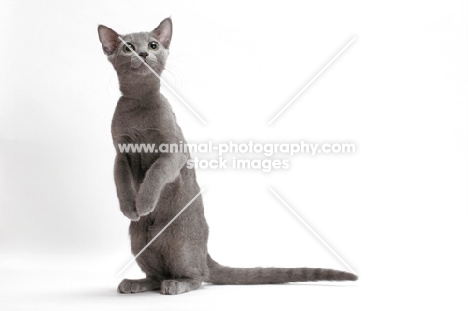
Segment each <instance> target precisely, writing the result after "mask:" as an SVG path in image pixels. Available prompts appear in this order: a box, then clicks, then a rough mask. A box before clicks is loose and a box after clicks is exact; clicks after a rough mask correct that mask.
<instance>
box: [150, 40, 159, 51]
mask: <svg viewBox="0 0 468 311" xmlns="http://www.w3.org/2000/svg"><path fill="white" fill-rule="evenodd" d="M148 48H149V49H150V50H157V49H158V48H159V44H158V43H157V42H155V41H151V42H150V43H148Z"/></svg>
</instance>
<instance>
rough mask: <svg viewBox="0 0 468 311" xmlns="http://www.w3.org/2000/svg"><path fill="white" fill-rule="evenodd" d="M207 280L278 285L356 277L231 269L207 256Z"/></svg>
mask: <svg viewBox="0 0 468 311" xmlns="http://www.w3.org/2000/svg"><path fill="white" fill-rule="evenodd" d="M207 264H208V268H209V270H210V276H209V279H207V280H205V281H206V282H210V283H213V284H219V285H227V284H280V283H287V282H312V281H356V280H357V279H358V277H357V275H355V274H352V273H349V272H345V271H338V270H332V269H321V268H231V267H225V266H222V265H220V264H219V263H217V262H216V261H214V260H213V259H212V258H211V256H210V255H208V256H207Z"/></svg>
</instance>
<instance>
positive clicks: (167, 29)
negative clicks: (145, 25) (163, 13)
mask: <svg viewBox="0 0 468 311" xmlns="http://www.w3.org/2000/svg"><path fill="white" fill-rule="evenodd" d="M151 33H152V34H153V36H155V37H156V39H158V41H159V42H161V44H162V45H163V46H164V47H165V48H166V49H168V48H169V45H170V44H171V38H172V20H171V18H170V17H168V18H166V19H164V20H163V21H162V22H161V23H160V24H159V26H158V27H156V28H155V29H154V30H153V31H152V32H151Z"/></svg>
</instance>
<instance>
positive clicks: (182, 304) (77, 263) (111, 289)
mask: <svg viewBox="0 0 468 311" xmlns="http://www.w3.org/2000/svg"><path fill="white" fill-rule="evenodd" d="M109 260H112V258H93V257H92V256H69V255H67V256H63V255H62V256H38V257H34V258H29V259H28V258H27V257H24V256H22V258H19V257H17V256H13V255H11V254H6V255H5V254H4V255H2V257H1V260H0V264H1V266H0V275H1V280H0V309H1V310H17V309H33V310H34V309H36V310H85V309H86V310H128V309H130V308H132V309H135V308H138V309H151V310H226V309H229V310H239V309H246V310H251V309H261V310H284V309H289V308H303V307H304V308H305V307H307V308H317V309H320V310H327V309H330V310H334V309H345V308H346V309H350V308H349V307H350V305H355V306H358V305H360V304H361V303H360V302H359V301H360V300H361V298H360V297H359V293H358V292H359V291H360V290H361V289H360V284H325V283H324V284H286V285H268V286H267V285H262V286H213V285H210V284H205V285H204V286H203V288H202V289H200V290H197V291H194V292H190V293H186V294H183V295H178V296H165V295H160V294H159V293H158V292H147V293H141V294H133V295H122V294H118V293H117V291H116V286H117V284H118V282H119V280H120V279H121V277H118V276H117V275H116V273H115V271H114V270H115V267H116V266H117V265H116V262H118V260H116V261H115V262H114V263H111V262H109ZM106 262H107V264H106ZM57 267H58V268H57ZM128 274H133V275H134V276H135V277H138V276H139V273H138V268H137V267H135V266H132V267H131V268H130V269H129V271H128V273H126V277H128Z"/></svg>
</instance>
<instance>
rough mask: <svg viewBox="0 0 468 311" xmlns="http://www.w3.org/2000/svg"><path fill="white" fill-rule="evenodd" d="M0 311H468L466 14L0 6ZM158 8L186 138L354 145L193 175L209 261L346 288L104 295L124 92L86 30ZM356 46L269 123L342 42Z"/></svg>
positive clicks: (122, 256) (334, 4)
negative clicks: (349, 277) (118, 110)
mask: <svg viewBox="0 0 468 311" xmlns="http://www.w3.org/2000/svg"><path fill="white" fill-rule="evenodd" d="M1 6H2V8H1V10H0V12H1V13H0V23H1V30H0V34H1V36H0V38H1V42H2V49H1V52H0V53H1V54H0V59H1V62H0V72H1V77H0V87H1V92H0V140H1V144H0V308H1V309H2V310H13V309H19V308H22V307H23V308H37V309H44V310H51V309H57V310H64V309H76V310H83V308H88V309H99V310H103V309H106V308H108V309H112V310H120V309H122V310H124V309H127V308H130V306H131V307H140V308H147V309H151V310H183V309H190V310H198V309H199V310H208V309H212V310H224V309H239V308H242V309H246V310H249V309H258V308H261V309H265V310H268V309H272V310H273V309H278V310H280V309H285V308H288V309H289V308H296V309H308V310H309V309H312V308H314V309H317V310H344V309H346V310H375V309H379V310H386V309H388V310H395V309H396V308H398V309H403V310H409V309H415V308H418V309H421V308H423V307H428V306H431V307H434V308H436V309H441V308H444V309H450V310H462V309H465V308H466V299H464V298H463V296H464V295H465V294H466V285H465V284H466V281H465V280H466V278H467V276H468V275H467V273H466V262H467V260H468V258H467V254H466V236H467V233H468V232H467V226H466V221H467V204H468V198H467V189H468V174H467V173H468V161H467V160H468V154H467V144H468V135H467V134H468V128H467V125H468V122H467V117H468V109H467V82H468V71H467V68H468V64H467V55H468V46H467V35H468V33H467V29H468V27H467V18H468V6H467V4H466V2H464V1H392V2H388V3H387V4H384V3H379V4H377V3H376V1H353V2H352V3H351V1H327V2H324V1H322V2H318V1H313V2H312V1H308V2H306V1H302V2H298V1H278V2H273V1H257V2H252V1H229V2H228V1H223V2H221V1H183V2H181V1H156V0H154V1H144V2H143V1H96V0H94V1H75V2H64V1H42V2H37V1H2V4H1ZM167 16H172V18H173V23H174V34H173V41H172V45H171V56H170V61H169V63H168V68H169V69H170V70H171V72H172V73H173V75H171V74H165V75H164V77H165V78H166V79H167V81H168V83H170V84H171V85H173V86H174V88H175V89H176V90H177V91H178V92H179V93H180V94H181V95H182V96H183V97H184V98H185V99H186V100H187V102H189V103H190V105H192V106H193V107H194V109H196V110H197V111H198V112H199V113H200V115H201V116H202V117H203V118H204V119H205V120H207V122H208V125H207V126H204V125H203V124H201V123H200V122H199V121H198V119H196V118H195V117H194V116H193V115H192V114H191V113H190V111H189V110H188V109H186V108H185V107H184V106H183V104H182V103H181V102H180V101H178V100H177V98H175V97H174V96H173V95H172V94H171V93H170V92H169V91H168V90H167V89H166V88H164V87H163V93H164V94H165V95H166V96H167V97H168V98H169V99H170V101H171V103H172V106H173V109H174V111H175V113H176V115H177V119H178V122H179V124H180V126H181V127H182V129H183V131H184V133H185V136H186V138H187V140H188V141H189V142H191V141H198V142H201V141H207V140H216V141H227V140H230V139H232V140H236V141H248V140H255V141H260V142H262V141H264V142H266V141H274V142H287V141H289V142H297V141H300V140H307V141H311V142H328V141H331V142H334V141H339V142H354V143H355V144H356V145H357V152H356V154H354V155H334V156H332V155H327V156H325V155H320V156H316V157H308V156H296V157H293V158H290V160H291V168H290V169H288V170H278V171H274V172H271V173H268V174H266V173H263V172H260V171H252V170H251V171H234V170H223V171H221V170H213V171H208V170H205V171H198V180H199V183H200V185H201V186H202V187H206V188H207V190H206V192H205V194H204V195H203V199H204V202H205V215H206V217H207V220H208V223H209V225H210V228H211V236H210V241H209V249H210V253H211V254H212V255H213V257H214V258H215V259H216V260H217V261H219V262H220V263H223V264H226V265H232V266H239V267H240V266H243V267H249V266H282V267H288V266H290V267H300V266H311V267H331V268H337V269H346V267H345V266H343V265H342V264H341V263H340V262H339V261H338V260H336V258H334V257H333V256H332V255H331V254H330V252H328V251H327V249H326V248H325V247H323V246H322V245H321V244H320V243H319V242H318V241H317V239H316V238H315V237H314V236H313V235H312V234H311V233H310V232H308V231H307V230H306V229H305V228H304V227H303V226H302V225H301V224H300V222H299V221H298V220H297V219H296V218H295V217H294V216H293V215H292V214H291V213H290V212H289V211H288V210H287V209H286V208H285V207H284V206H283V205H282V204H281V203H280V202H278V200H276V199H275V197H274V196H272V194H271V193H270V192H269V191H268V187H272V188H273V189H275V190H276V191H277V192H278V193H279V194H280V195H281V196H282V197H283V198H284V199H285V201H286V202H288V203H289V204H290V205H291V206H292V207H293V208H294V209H295V210H296V211H297V212H298V213H299V214H300V215H301V216H302V217H303V218H304V219H305V220H306V221H307V222H308V223H309V224H310V225H311V226H312V227H313V228H314V229H315V230H316V231H317V232H318V233H319V234H320V235H321V236H322V237H323V238H324V239H325V240H326V241H327V242H328V243H329V244H330V245H331V246H332V247H333V249H335V251H337V252H338V253H339V254H340V255H341V256H342V257H343V258H344V260H345V261H346V262H347V263H348V264H349V265H350V266H351V267H353V269H354V270H356V272H357V273H358V274H359V276H360V280H359V281H358V282H357V283H352V284H348V283H347V284H335V285H333V286H331V284H322V283H315V284H288V285H277V286H205V287H204V288H203V289H201V290H198V291H195V292H191V293H187V294H184V295H181V296H175V297H173V296H162V295H159V294H158V293H153V292H150V293H143V294H137V295H118V294H117V292H116V286H117V284H118V283H119V281H120V279H121V278H123V277H127V278H137V277H141V276H142V274H141V272H140V271H139V269H138V267H136V266H135V265H132V266H131V267H130V268H129V269H127V270H126V271H125V272H124V273H123V274H122V275H121V276H117V272H118V271H119V270H120V269H121V268H122V267H123V266H124V265H125V264H126V263H127V262H128V260H130V259H131V254H130V249H129V240H128V236H127V226H128V222H129V221H128V220H127V219H126V218H125V217H124V216H123V215H122V214H121V213H120V211H119V208H118V202H117V199H116V195H115V189H114V182H113V177H112V166H113V157H114V153H115V151H114V149H113V146H112V142H111V135H110V122H111V119H112V114H113V110H114V106H115V103H116V101H117V99H118V97H119V92H118V85H117V79H116V75H115V72H114V71H113V69H112V68H111V65H110V64H109V63H108V62H107V60H106V58H105V56H104V55H103V53H102V50H101V46H100V43H99V40H98V35H97V25H98V24H104V25H106V26H109V27H112V28H113V29H115V30H116V31H118V32H119V33H128V32H134V31H149V30H152V29H153V28H154V27H156V26H157V25H158V24H159V22H160V21H161V20H162V19H163V18H165V17H167ZM353 37H356V41H355V42H354V43H353V44H352V45H351V46H350V47H349V49H348V50H347V51H345V53H343V55H341V56H340V57H339V58H338V59H337V60H336V62H334V63H333V64H332V66H330V67H329V68H328V69H327V70H326V71H325V72H324V73H323V74H322V75H321V76H320V78H319V79H317V80H316V81H315V82H314V83H313V84H312V85H311V87H310V88H309V89H308V90H307V91H306V92H304V93H303V94H302V96H301V97H300V98H299V99H298V100H297V101H296V102H295V103H294V104H293V105H292V106H291V107H290V108H289V109H288V110H287V111H286V112H285V113H284V114H283V115H282V116H281V117H280V118H278V119H277V120H276V121H275V122H274V123H273V124H272V125H267V122H268V120H270V119H271V118H272V117H273V116H274V115H275V114H276V113H277V112H278V111H279V110H280V109H281V108H282V107H283V106H284V105H285V104H286V103H287V102H288V101H289V99H291V98H292V97H293V96H294V95H295V94H296V93H297V92H298V91H299V90H300V89H301V88H302V87H303V86H304V85H305V84H306V83H307V82H308V81H310V79H312V77H313V76H314V75H315V74H316V73H317V72H318V71H319V70H320V69H321V68H323V66H324V65H325V64H326V63H327V62H328V61H329V60H330V59H332V57H333V56H334V55H335V54H336V53H337V52H338V51H339V50H340V49H341V48H342V47H343V46H344V45H345V44H346V43H347V42H349V40H351V38H353Z"/></svg>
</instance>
